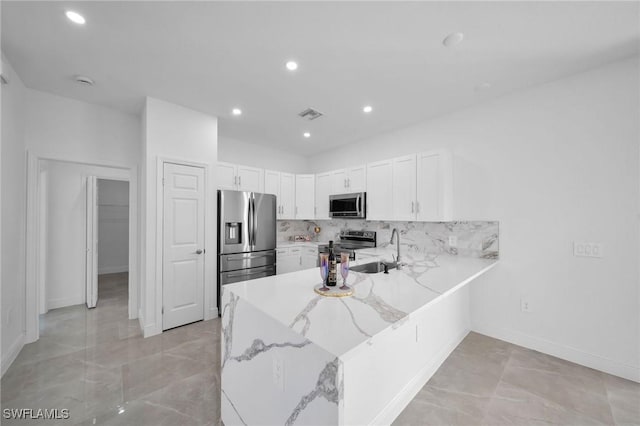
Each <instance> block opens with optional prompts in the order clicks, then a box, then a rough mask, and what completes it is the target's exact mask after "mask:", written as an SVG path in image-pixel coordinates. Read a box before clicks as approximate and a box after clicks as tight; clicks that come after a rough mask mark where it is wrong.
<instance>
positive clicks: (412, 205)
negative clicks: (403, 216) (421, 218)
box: [411, 201, 413, 213]
mask: <svg viewBox="0 0 640 426" xmlns="http://www.w3.org/2000/svg"><path fill="white" fill-rule="evenodd" d="M411 213H413V201H412V202H411Z"/></svg>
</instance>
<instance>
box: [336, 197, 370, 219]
mask: <svg viewBox="0 0 640 426" xmlns="http://www.w3.org/2000/svg"><path fill="white" fill-rule="evenodd" d="M366 205H367V193H366V192H354V193H352V194H338V195H329V217H341V218H345V219H366V217H367V214H366Z"/></svg>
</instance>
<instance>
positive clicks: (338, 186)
mask: <svg viewBox="0 0 640 426" xmlns="http://www.w3.org/2000/svg"><path fill="white" fill-rule="evenodd" d="M347 192H349V190H348V189H347V173H346V171H345V170H344V169H342V170H334V171H332V172H331V194H346V193H347Z"/></svg>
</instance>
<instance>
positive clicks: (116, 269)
mask: <svg viewBox="0 0 640 426" xmlns="http://www.w3.org/2000/svg"><path fill="white" fill-rule="evenodd" d="M120 272H129V265H124V266H103V267H101V268H98V275H102V274H117V273H120Z"/></svg>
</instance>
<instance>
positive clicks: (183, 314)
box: [162, 163, 205, 330]
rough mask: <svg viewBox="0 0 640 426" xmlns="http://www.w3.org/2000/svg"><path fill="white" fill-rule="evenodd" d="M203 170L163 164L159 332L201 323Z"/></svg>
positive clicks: (202, 304) (202, 302)
mask: <svg viewBox="0 0 640 426" xmlns="http://www.w3.org/2000/svg"><path fill="white" fill-rule="evenodd" d="M204 203H205V190H204V169H202V168H201V167H192V166H185V165H180V164H172V163H165V165H164V203H163V204H164V210H163V240H164V241H163V256H162V257H163V261H162V301H163V314H162V329H163V330H167V329H169V328H173V327H178V326H180V325H184V324H189V323H191V322H194V321H200V320H203V319H204V205H205V204H204Z"/></svg>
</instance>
